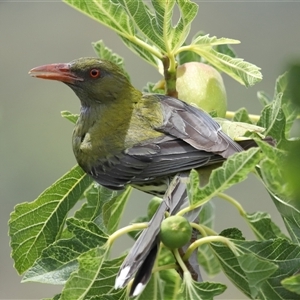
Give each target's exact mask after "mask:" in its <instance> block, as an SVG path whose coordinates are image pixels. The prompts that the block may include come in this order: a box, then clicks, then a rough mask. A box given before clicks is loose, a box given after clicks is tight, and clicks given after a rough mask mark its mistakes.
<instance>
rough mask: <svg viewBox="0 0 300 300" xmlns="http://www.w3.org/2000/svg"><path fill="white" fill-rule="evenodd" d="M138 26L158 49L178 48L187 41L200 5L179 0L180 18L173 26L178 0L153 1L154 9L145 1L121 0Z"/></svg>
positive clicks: (163, 50) (165, 51)
mask: <svg viewBox="0 0 300 300" xmlns="http://www.w3.org/2000/svg"><path fill="white" fill-rule="evenodd" d="M120 2H121V3H122V5H123V7H124V8H125V9H126V11H127V13H128V15H129V16H130V18H131V20H133V22H134V24H135V26H136V28H138V30H139V31H140V32H141V33H143V35H144V36H145V37H146V38H147V39H148V40H150V41H151V42H152V43H153V44H154V45H155V46H156V47H157V48H158V49H160V50H161V51H162V52H164V53H167V52H169V50H171V49H172V50H173V49H177V48H178V47H179V46H181V45H182V43H183V42H184V41H185V39H186V37H187V35H188V33H189V30H190V23H191V22H192V20H193V19H194V18H195V16H196V15H197V8H198V6H197V5H196V4H195V3H192V2H190V1H183V0H179V1H177V4H178V7H179V9H180V13H181V14H180V18H179V21H178V22H177V24H176V25H175V26H174V27H173V26H172V15H173V9H174V6H175V3H176V1H175V0H171V1H152V5H153V8H154V11H153V12H152V11H151V9H150V8H149V7H148V6H147V5H146V4H145V3H144V2H143V1H136V0H127V1H124V0H123V1H120Z"/></svg>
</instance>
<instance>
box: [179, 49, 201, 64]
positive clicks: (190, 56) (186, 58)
mask: <svg viewBox="0 0 300 300" xmlns="http://www.w3.org/2000/svg"><path fill="white" fill-rule="evenodd" d="M192 61H196V62H202V57H201V56H200V55H199V54H197V53H195V52H194V51H182V52H180V53H179V54H178V55H177V62H178V65H183V64H185V63H188V62H192Z"/></svg>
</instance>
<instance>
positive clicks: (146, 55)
mask: <svg viewBox="0 0 300 300" xmlns="http://www.w3.org/2000/svg"><path fill="white" fill-rule="evenodd" d="M120 38H121V40H122V41H123V42H124V44H125V45H126V46H127V47H128V48H129V49H130V50H131V51H133V52H134V53H136V54H137V55H139V56H140V57H141V58H142V59H144V60H145V61H146V62H147V63H149V64H150V65H152V66H153V67H154V68H156V69H158V70H162V69H163V65H162V62H161V60H160V59H158V58H157V57H156V56H155V55H153V54H152V53H151V52H149V50H148V49H145V47H143V46H141V45H139V44H136V43H134V42H132V41H131V40H130V39H127V38H125V37H123V36H120Z"/></svg>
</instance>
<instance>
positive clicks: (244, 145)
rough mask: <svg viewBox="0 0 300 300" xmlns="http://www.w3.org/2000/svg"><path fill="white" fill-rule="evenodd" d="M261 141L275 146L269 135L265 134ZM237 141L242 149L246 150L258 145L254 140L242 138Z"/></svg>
mask: <svg viewBox="0 0 300 300" xmlns="http://www.w3.org/2000/svg"><path fill="white" fill-rule="evenodd" d="M262 141H264V142H266V143H267V144H269V145H271V146H273V147H275V146H276V141H275V140H274V139H273V138H272V137H271V136H267V137H265V138H263V139H262ZM237 143H238V144H239V145H240V146H241V147H242V148H243V149H244V150H248V149H250V148H253V147H258V145H257V143H256V142H255V140H251V139H249V140H243V141H237Z"/></svg>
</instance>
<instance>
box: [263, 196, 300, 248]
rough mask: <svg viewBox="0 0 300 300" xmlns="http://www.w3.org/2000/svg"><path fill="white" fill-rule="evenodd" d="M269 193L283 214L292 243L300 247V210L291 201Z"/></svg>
mask: <svg viewBox="0 0 300 300" xmlns="http://www.w3.org/2000/svg"><path fill="white" fill-rule="evenodd" d="M268 192H269V194H270V196H271V198H272V200H273V202H274V204H275V205H276V207H277V209H278V211H279V213H280V214H281V217H282V219H283V221H284V223H285V226H286V229H287V230H288V232H289V234H290V237H291V239H292V241H293V242H294V243H298V244H299V245H300V210H299V209H298V208H297V207H295V205H293V201H291V200H290V199H288V200H283V199H281V198H280V197H279V196H277V195H276V194H274V193H273V192H272V191H270V190H268Z"/></svg>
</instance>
